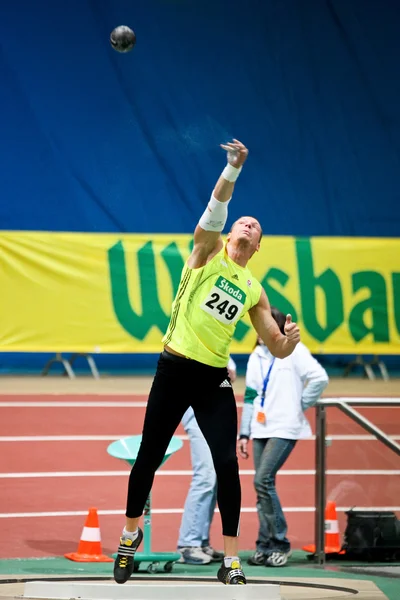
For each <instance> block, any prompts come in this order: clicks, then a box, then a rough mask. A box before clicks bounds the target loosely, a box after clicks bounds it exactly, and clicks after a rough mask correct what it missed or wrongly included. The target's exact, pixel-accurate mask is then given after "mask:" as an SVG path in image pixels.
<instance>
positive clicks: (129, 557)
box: [114, 527, 143, 583]
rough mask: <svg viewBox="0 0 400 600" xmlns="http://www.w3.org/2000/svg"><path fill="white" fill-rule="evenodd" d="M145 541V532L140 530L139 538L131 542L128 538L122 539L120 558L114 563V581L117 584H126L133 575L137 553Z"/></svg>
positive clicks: (119, 549)
mask: <svg viewBox="0 0 400 600" xmlns="http://www.w3.org/2000/svg"><path fill="white" fill-rule="evenodd" d="M142 539H143V531H142V530H141V529H140V527H139V528H138V535H137V538H136V539H134V540H131V539H130V538H127V537H124V536H123V537H122V538H121V539H120V544H119V546H118V556H117V558H116V559H115V562H114V579H115V581H116V582H117V583H125V581H128V579H129V577H130V576H131V575H132V573H133V562H134V560H133V559H134V556H135V552H136V550H137V549H138V547H139V545H140V543H141V541H142Z"/></svg>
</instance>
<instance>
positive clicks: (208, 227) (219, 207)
mask: <svg viewBox="0 0 400 600" xmlns="http://www.w3.org/2000/svg"><path fill="white" fill-rule="evenodd" d="M229 202H230V200H228V201H227V202H220V201H219V200H217V199H216V198H214V196H213V195H212V194H211V199H210V202H209V203H208V206H207V208H206V210H205V211H204V213H203V214H202V216H201V218H200V220H199V225H200V227H201V228H202V229H204V230H205V231H222V230H223V228H224V227H225V223H226V220H227V218H228V204H229Z"/></svg>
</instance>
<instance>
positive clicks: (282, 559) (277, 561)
mask: <svg viewBox="0 0 400 600" xmlns="http://www.w3.org/2000/svg"><path fill="white" fill-rule="evenodd" d="M291 554H292V552H291V551H290V550H289V552H283V551H281V550H275V551H274V552H271V554H269V555H268V556H267V557H266V559H265V562H264V564H265V566H266V567H284V566H285V565H286V563H287V561H288V558H289V556H290V555H291Z"/></svg>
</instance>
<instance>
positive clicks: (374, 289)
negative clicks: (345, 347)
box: [349, 271, 389, 342]
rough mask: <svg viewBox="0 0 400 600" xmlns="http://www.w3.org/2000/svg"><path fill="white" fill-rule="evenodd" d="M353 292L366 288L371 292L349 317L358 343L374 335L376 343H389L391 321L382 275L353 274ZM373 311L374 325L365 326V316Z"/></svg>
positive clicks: (369, 273) (350, 327)
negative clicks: (368, 311)
mask: <svg viewBox="0 0 400 600" xmlns="http://www.w3.org/2000/svg"><path fill="white" fill-rule="evenodd" d="M351 279H352V283H353V292H358V291H359V290H362V289H364V288H367V289H368V290H369V291H370V296H369V297H368V298H366V299H365V300H362V301H361V302H359V303H358V304H356V305H355V306H354V307H353V309H352V311H351V313H350V317H349V329H350V333H351V335H352V336H353V338H354V340H355V341H356V342H360V341H361V340H362V339H364V338H365V337H366V336H367V335H368V334H369V333H372V336H373V338H374V341H375V342H388V341H389V320H388V308H387V295H386V282H385V279H384V277H383V276H382V275H381V274H380V273H376V272H375V271H361V272H359V273H353V275H352V277H351ZM367 310H370V311H371V317H372V325H371V327H368V326H367V325H366V324H365V321H364V316H365V313H366V311H367Z"/></svg>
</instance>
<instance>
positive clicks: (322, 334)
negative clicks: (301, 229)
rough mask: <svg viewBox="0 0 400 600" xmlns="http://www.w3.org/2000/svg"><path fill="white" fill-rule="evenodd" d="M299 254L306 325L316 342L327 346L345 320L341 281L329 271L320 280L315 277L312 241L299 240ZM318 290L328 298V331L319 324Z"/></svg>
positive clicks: (297, 247) (297, 252)
mask: <svg viewBox="0 0 400 600" xmlns="http://www.w3.org/2000/svg"><path fill="white" fill-rule="evenodd" d="M296 254H297V265H298V272H299V283H300V297H301V307H302V316H303V322H304V325H305V327H306V329H307V330H308V332H309V333H310V334H311V335H312V336H313V338H315V339H316V340H318V341H319V342H324V341H325V340H326V339H328V338H329V336H330V335H332V333H333V332H334V331H335V330H336V329H337V328H338V327H339V326H340V325H341V324H342V322H343V319H344V311H343V296H342V288H341V286H340V281H339V278H338V276H337V275H336V273H335V272H334V271H333V270H332V269H326V270H325V271H324V272H323V273H321V275H319V276H318V277H316V276H315V274H314V266H313V256H312V248H311V243H310V240H308V239H297V240H296ZM316 288H320V290H322V292H323V294H324V296H325V306H326V325H325V327H323V326H322V325H321V324H320V323H319V322H318V320H317V303H316V293H315V292H316Z"/></svg>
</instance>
